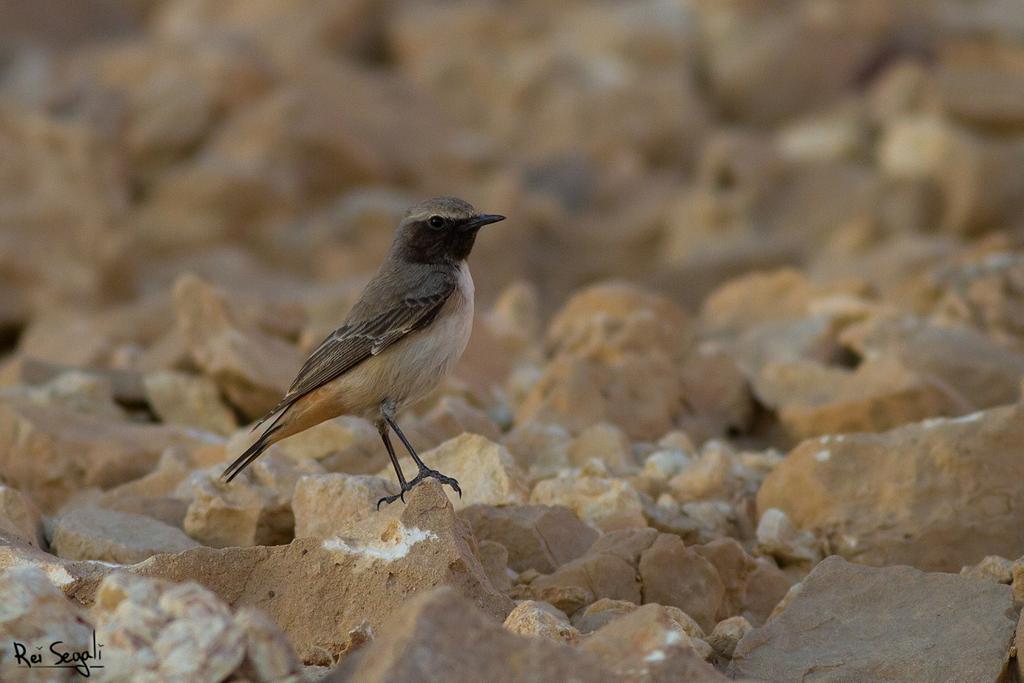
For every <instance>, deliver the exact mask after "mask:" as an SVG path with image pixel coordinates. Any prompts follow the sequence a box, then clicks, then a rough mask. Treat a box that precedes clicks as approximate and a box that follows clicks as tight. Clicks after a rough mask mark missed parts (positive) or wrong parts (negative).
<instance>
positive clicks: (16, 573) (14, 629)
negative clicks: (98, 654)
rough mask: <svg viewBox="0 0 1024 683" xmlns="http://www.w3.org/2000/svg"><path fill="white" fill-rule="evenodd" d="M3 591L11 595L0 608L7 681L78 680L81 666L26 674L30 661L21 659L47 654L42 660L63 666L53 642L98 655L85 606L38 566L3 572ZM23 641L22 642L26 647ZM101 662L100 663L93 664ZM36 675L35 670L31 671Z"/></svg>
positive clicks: (0, 655)
mask: <svg viewBox="0 0 1024 683" xmlns="http://www.w3.org/2000/svg"><path fill="white" fill-rule="evenodd" d="M0 593H2V594H3V595H6V596H9V597H10V600H8V602H7V604H6V605H5V606H4V609H3V610H2V611H0V634H2V635H3V641H2V642H0V674H2V675H3V678H4V680H8V681H16V680H47V681H72V680H75V679H76V678H78V677H79V674H78V672H76V671H75V670H70V669H69V670H60V669H51V670H49V671H46V670H44V671H45V676H38V677H34V678H31V679H29V678H27V677H26V670H25V667H24V665H21V664H19V661H18V660H17V659H16V658H15V657H16V656H17V655H19V654H21V655H23V656H29V655H33V654H38V653H40V652H42V653H44V654H43V657H44V660H43V662H42V663H44V664H47V665H53V664H58V663H59V662H58V661H55V660H56V657H55V656H54V655H52V653H51V650H50V644H51V643H60V645H58V646H57V649H58V651H61V652H81V651H86V652H89V653H90V654H91V653H92V645H93V641H92V629H91V628H90V626H89V622H88V621H86V619H85V615H84V614H83V612H82V610H81V609H79V608H78V607H77V606H75V605H73V604H72V603H71V601H69V600H68V599H67V598H65V597H64V595H63V594H62V593H61V592H60V590H59V589H58V588H57V587H55V586H54V585H53V583H51V581H50V579H49V578H48V577H47V575H46V574H44V573H43V572H42V571H40V570H39V569H36V568H34V567H19V568H13V569H7V570H6V571H4V572H2V573H0ZM17 644H20V645H21V646H22V648H24V649H21V648H19V647H18V645H17ZM92 663H98V662H92ZM29 676H31V674H29Z"/></svg>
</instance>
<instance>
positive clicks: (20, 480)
mask: <svg viewBox="0 0 1024 683" xmlns="http://www.w3.org/2000/svg"><path fill="white" fill-rule="evenodd" d="M200 445H202V441H201V440H199V439H197V438H196V437H195V436H194V435H190V434H188V433H186V432H185V431H183V430H181V429H179V428H176V427H163V426H150V425H140V424H132V423H130V422H125V421H121V420H112V419H110V418H107V417H100V416H96V415H86V414H81V413H75V412H72V411H70V410H67V409H66V408H57V407H52V406H40V405H34V404H31V403H25V402H22V401H15V400H8V401H2V402H0V470H3V472H4V478H5V480H6V481H7V483H9V484H11V485H13V486H14V487H15V488H17V489H19V490H21V491H22V492H24V493H26V494H28V495H29V496H31V497H32V499H33V500H34V501H35V502H36V503H38V504H39V506H40V507H41V508H42V510H43V511H44V512H52V511H53V510H55V509H56V508H57V507H58V506H60V505H61V504H63V503H64V502H65V501H67V500H68V499H70V498H71V496H72V495H73V494H74V493H76V492H77V491H80V490H82V489H85V488H89V487H93V486H98V487H100V488H103V489H107V488H111V487H113V486H116V485H118V484H121V483H123V482H127V481H129V480H132V479H135V478H137V477H141V476H142V475H144V474H146V473H147V472H148V471H149V470H151V469H152V468H153V467H154V466H155V465H156V464H157V460H158V458H159V457H160V454H161V453H162V452H163V451H164V450H165V449H166V448H168V447H169V446H181V447H183V448H186V449H190V448H195V447H198V446H200Z"/></svg>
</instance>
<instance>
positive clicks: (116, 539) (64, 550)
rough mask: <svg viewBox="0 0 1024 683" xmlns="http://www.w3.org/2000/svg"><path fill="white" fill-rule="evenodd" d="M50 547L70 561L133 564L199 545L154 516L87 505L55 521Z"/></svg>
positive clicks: (68, 512) (68, 511)
mask: <svg viewBox="0 0 1024 683" xmlns="http://www.w3.org/2000/svg"><path fill="white" fill-rule="evenodd" d="M50 545H51V547H52V548H53V552H54V553H55V554H57V555H59V556H61V557H65V558H68V559H71V560H99V561H102V562H114V563H118V564H133V563H135V562H141V561H142V560H144V559H146V558H147V557H151V556H152V555H156V554H158V553H176V552H180V551H182V550H187V549H189V548H194V547H196V546H198V545H199V544H198V543H196V542H195V541H193V540H192V539H191V538H189V537H188V536H186V535H185V534H184V533H183V532H182V531H181V530H180V529H177V528H175V527H172V526H168V525H167V524H164V523H163V522H159V521H157V520H155V519H153V518H151V517H144V516H142V515H134V514H131V513H127V512H115V511H113V510H104V509H102V508H98V507H94V506H90V505H87V506H83V507H78V506H75V507H71V508H70V509H67V510H65V511H64V512H63V513H61V514H60V516H58V517H57V518H56V519H55V520H53V522H52V531H51V532H50Z"/></svg>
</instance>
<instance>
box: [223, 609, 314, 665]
mask: <svg viewBox="0 0 1024 683" xmlns="http://www.w3.org/2000/svg"><path fill="white" fill-rule="evenodd" d="M235 627H236V628H238V629H239V630H241V631H242V634H243V637H244V638H245V659H244V660H243V661H242V667H241V669H240V672H239V673H240V675H242V676H245V677H247V678H249V679H251V680H253V681H260V682H261V683H262V682H264V681H265V682H266V683H271V682H272V681H280V680H284V679H287V678H288V677H289V676H295V677H296V678H300V674H301V673H302V664H301V663H300V662H299V659H298V657H296V656H295V652H293V651H292V647H291V645H290V644H289V643H288V639H287V638H285V636H284V634H283V633H282V632H281V629H280V628H278V626H277V624H275V623H274V622H273V621H271V620H270V619H269V618H267V615H265V614H263V613H262V612H260V611H259V610H256V609H252V608H249V607H245V608H242V609H240V610H238V613H237V614H235Z"/></svg>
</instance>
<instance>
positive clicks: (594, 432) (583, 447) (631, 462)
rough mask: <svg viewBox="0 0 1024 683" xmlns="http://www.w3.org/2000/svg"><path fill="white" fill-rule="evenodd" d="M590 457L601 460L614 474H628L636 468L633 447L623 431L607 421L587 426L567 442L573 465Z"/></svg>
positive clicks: (584, 461) (585, 461)
mask: <svg viewBox="0 0 1024 683" xmlns="http://www.w3.org/2000/svg"><path fill="white" fill-rule="evenodd" d="M591 459H596V460H599V461H601V462H602V463H604V465H605V467H607V468H608V471H609V472H612V473H613V474H616V475H623V474H629V473H631V472H632V471H634V470H635V469H636V460H635V458H634V457H633V449H632V448H631V447H630V444H629V439H628V438H627V437H626V434H625V432H623V431H622V430H621V429H619V428H618V427H616V426H615V425H611V424H607V423H598V424H595V425H592V426H590V427H587V428H586V429H585V430H583V431H582V432H580V434H579V435H578V436H577V437H576V438H575V439H573V440H572V443H571V444H569V462H570V463H572V464H573V465H574V466H576V467H581V466H583V465H585V464H586V463H587V462H588V461H590V460H591Z"/></svg>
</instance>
